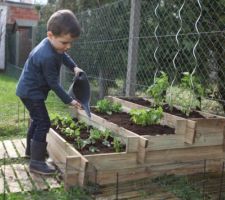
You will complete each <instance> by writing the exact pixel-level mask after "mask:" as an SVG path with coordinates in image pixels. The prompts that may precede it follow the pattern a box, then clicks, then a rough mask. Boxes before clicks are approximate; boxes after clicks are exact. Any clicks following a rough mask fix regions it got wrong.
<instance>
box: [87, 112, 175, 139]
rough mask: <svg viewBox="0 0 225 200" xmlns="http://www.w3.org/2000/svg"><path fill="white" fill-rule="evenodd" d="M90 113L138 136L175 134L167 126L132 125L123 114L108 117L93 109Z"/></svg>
mask: <svg viewBox="0 0 225 200" xmlns="http://www.w3.org/2000/svg"><path fill="white" fill-rule="evenodd" d="M91 112H92V113H94V114H96V115H98V116H100V117H102V118H104V119H106V120H108V121H110V122H113V123H115V124H117V125H118V126H121V127H123V128H125V129H127V130H130V131H132V132H134V133H136V134H138V135H163V134H166V135H169V134H175V129H174V128H170V127H169V126H163V125H148V126H141V125H137V124H134V123H133V122H132V121H131V120H130V115H129V114H127V113H125V112H122V113H112V115H108V114H105V113H100V112H97V111H96V110H95V109H94V108H92V110H91Z"/></svg>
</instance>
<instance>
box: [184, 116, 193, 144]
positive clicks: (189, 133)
mask: <svg viewBox="0 0 225 200" xmlns="http://www.w3.org/2000/svg"><path fill="white" fill-rule="evenodd" d="M195 135H196V122H194V121H191V120H187V124H186V132H185V136H184V142H186V143H188V144H193V143H194V140H195Z"/></svg>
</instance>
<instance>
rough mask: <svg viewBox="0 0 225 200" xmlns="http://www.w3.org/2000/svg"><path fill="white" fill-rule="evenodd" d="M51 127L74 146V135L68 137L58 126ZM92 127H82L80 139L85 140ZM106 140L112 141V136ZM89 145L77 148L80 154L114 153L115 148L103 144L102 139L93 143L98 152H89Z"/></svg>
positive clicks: (123, 148)
mask: <svg viewBox="0 0 225 200" xmlns="http://www.w3.org/2000/svg"><path fill="white" fill-rule="evenodd" d="M51 128H53V129H54V130H55V131H56V132H57V133H58V134H59V135H60V136H61V137H62V138H64V139H65V140H66V141H67V142H68V143H70V144H72V145H73V146H74V144H75V138H74V137H68V136H66V135H65V134H63V133H62V132H61V131H60V129H59V128H56V127H55V126H52V127H51ZM90 128H92V127H88V129H82V130H81V131H80V137H81V139H83V140H85V139H87V138H88V137H89V135H90V133H89V129H90ZM108 141H109V142H110V143H111V142H112V141H113V138H112V137H109V138H108ZM90 146H91V145H86V146H85V147H84V148H83V149H81V150H78V149H77V150H78V151H79V152H80V153H81V154H82V155H91V154H100V153H115V149H114V148H113V146H111V147H107V146H105V145H103V144H102V141H96V143H95V145H94V146H95V147H97V148H98V149H99V151H98V152H91V151H89V147H90ZM92 146H93V145H92ZM125 150H126V145H123V147H122V152H124V151H125Z"/></svg>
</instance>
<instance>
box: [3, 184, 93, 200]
mask: <svg viewBox="0 0 225 200" xmlns="http://www.w3.org/2000/svg"><path fill="white" fill-rule="evenodd" d="M5 197H6V198H5V199H7V200H91V199H92V198H91V197H90V196H89V195H88V194H87V192H86V191H85V190H84V189H82V188H78V187H75V188H72V189H70V190H68V191H65V190H64V187H63V186H61V187H60V188H58V189H52V190H50V191H32V192H24V193H14V194H13V193H11V194H6V196H5ZM1 199H2V200H3V199H4V195H3V194H2V195H0V200H1Z"/></svg>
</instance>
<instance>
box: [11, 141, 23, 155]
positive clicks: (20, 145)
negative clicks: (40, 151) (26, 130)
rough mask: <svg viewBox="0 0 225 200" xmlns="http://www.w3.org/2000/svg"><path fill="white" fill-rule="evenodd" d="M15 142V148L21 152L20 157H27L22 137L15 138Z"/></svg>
mask: <svg viewBox="0 0 225 200" xmlns="http://www.w3.org/2000/svg"><path fill="white" fill-rule="evenodd" d="M12 142H13V144H14V145H15V148H16V150H17V152H18V154H19V156H20V157H25V148H24V146H23V144H22V141H21V139H14V140H12Z"/></svg>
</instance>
